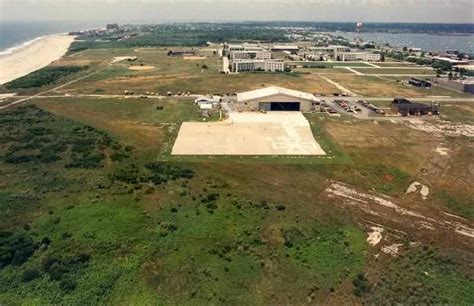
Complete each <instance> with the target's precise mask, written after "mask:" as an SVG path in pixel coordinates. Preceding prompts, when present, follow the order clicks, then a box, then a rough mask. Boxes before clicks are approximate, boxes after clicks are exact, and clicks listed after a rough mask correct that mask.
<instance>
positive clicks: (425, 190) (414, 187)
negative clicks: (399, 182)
mask: <svg viewBox="0 0 474 306" xmlns="http://www.w3.org/2000/svg"><path fill="white" fill-rule="evenodd" d="M413 192H419V193H420V194H421V198H422V199H423V200H426V199H427V198H428V195H429V193H430V188H429V187H428V186H426V185H423V184H422V183H419V182H413V183H411V185H410V186H409V187H408V189H407V191H406V192H405V194H410V193H413Z"/></svg>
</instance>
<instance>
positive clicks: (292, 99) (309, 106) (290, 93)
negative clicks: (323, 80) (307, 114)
mask: <svg viewBox="0 0 474 306" xmlns="http://www.w3.org/2000/svg"><path fill="white" fill-rule="evenodd" d="M320 103H321V101H320V100H319V99H318V98H316V97H315V96H314V95H312V94H309V93H305V92H301V91H296V90H291V89H287V88H282V87H277V86H272V87H266V88H261V89H256V90H252V91H247V92H242V93H238V94H237V106H238V108H239V109H240V110H243V111H252V110H261V111H311V110H314V109H315V108H316V107H318V106H319V105H320Z"/></svg>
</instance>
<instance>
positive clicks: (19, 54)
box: [0, 33, 75, 85]
mask: <svg viewBox="0 0 474 306" xmlns="http://www.w3.org/2000/svg"><path fill="white" fill-rule="evenodd" d="M74 39H75V36H69V35H67V34H64V33H63V34H53V35H46V36H40V37H36V38H34V39H32V40H30V41H27V42H24V43H23V44H21V45H19V46H14V47H11V48H9V49H6V50H4V51H2V52H0V85H1V84H5V83H8V82H10V81H13V80H15V79H17V78H20V77H22V76H25V75H27V74H29V73H31V72H33V71H36V70H38V69H41V68H43V67H45V66H48V65H49V64H50V63H52V62H54V61H56V60H58V59H60V58H61V57H62V56H63V55H64V54H66V52H67V50H68V49H69V46H70V45H71V44H72V42H73V41H74ZM7 52H8V53H7ZM2 53H3V54H2Z"/></svg>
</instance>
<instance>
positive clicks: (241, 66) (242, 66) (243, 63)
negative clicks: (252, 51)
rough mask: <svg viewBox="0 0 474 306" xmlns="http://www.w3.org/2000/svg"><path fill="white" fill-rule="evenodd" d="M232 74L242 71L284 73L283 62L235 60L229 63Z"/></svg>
mask: <svg viewBox="0 0 474 306" xmlns="http://www.w3.org/2000/svg"><path fill="white" fill-rule="evenodd" d="M231 67H232V71H233V72H243V71H272V72H274V71H285V62H284V61H283V60H278V59H268V60H257V59H235V60H233V61H232V62H231Z"/></svg>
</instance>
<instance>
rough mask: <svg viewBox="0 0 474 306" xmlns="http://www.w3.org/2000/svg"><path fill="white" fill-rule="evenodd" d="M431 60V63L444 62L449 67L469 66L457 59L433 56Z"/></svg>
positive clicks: (464, 61) (465, 61) (467, 62)
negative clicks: (449, 65)
mask: <svg viewBox="0 0 474 306" xmlns="http://www.w3.org/2000/svg"><path fill="white" fill-rule="evenodd" d="M432 59H433V61H439V62H445V63H449V64H451V65H469V64H470V62H469V61H468V60H458V59H453V58H450V57H445V56H434V57H433V58H432Z"/></svg>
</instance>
